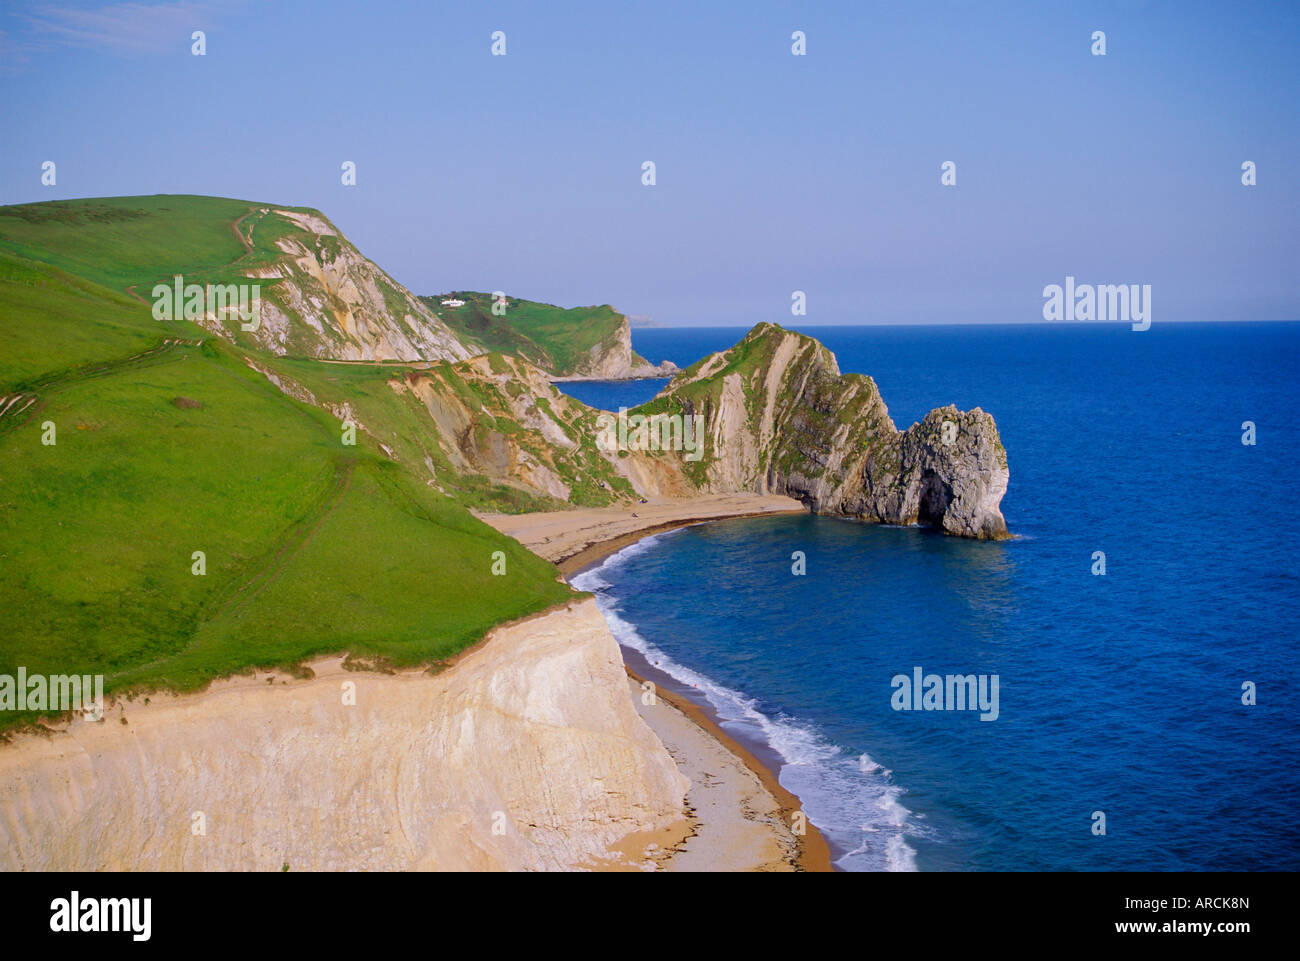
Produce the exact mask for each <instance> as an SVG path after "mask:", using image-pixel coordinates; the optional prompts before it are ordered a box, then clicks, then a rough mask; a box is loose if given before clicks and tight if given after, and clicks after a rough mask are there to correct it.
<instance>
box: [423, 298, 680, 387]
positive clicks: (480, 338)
mask: <svg viewBox="0 0 1300 961" xmlns="http://www.w3.org/2000/svg"><path fill="white" fill-rule="evenodd" d="M420 301H421V302H422V303H423V304H424V305H425V306H426V307H428V308H429V309H430V310H431V311H433V312H434V313H435V314H437V316H438V317H439V318H441V319H442V320H444V321H445V322H446V323H447V324H448V326H449V327H450V328H451V329H452V330H453V331H454V332H455V334H456V335H457V336H458V337H459V338H460V339H461V340H462V341H463V342H464V343H466V344H467V345H469V346H470V347H471V348H472V349H474V351H475V352H476V353H486V352H489V351H498V352H500V353H503V354H509V355H512V356H514V357H518V358H519V359H521V360H525V361H527V362H528V363H530V364H532V365H533V366H534V367H537V368H540V369H541V370H543V371H545V372H546V373H547V374H548V375H550V376H551V377H553V378H555V379H557V380H627V379H630V378H635V377H668V376H671V375H672V374H674V373H676V371H677V367H676V365H675V364H672V363H666V364H663V365H660V366H658V367H656V366H653V365H651V364H650V363H649V362H648V361H647V360H646V359H645V358H644V357H641V356H640V355H638V354H637V353H636V352H634V351H633V350H632V330H631V326H630V325H629V323H628V320H627V318H626V317H625V316H624V315H623V314H620V313H619V312H618V311H617V310H615V309H614V308H613V307H611V306H609V305H608V304H602V305H600V306H598V307H569V308H565V307H557V306H555V305H554V304H543V303H539V302H537V301H533V300H524V299H523V298H522V297H507V296H505V295H504V294H502V295H501V296H500V297H497V296H494V295H493V294H486V293H483V292H481V291H474V290H465V291H454V292H452V293H450V294H439V295H437V296H425V297H421V298H420Z"/></svg>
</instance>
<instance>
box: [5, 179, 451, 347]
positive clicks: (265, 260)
mask: <svg viewBox="0 0 1300 961" xmlns="http://www.w3.org/2000/svg"><path fill="white" fill-rule="evenodd" d="M3 254H9V255H13V256H17V257H20V258H23V259H25V260H27V261H33V262H36V263H44V264H48V265H50V266H52V267H56V268H59V269H61V270H63V271H66V272H68V273H69V274H72V275H74V276H76V277H78V278H81V279H82V280H89V281H92V282H94V283H95V284H98V285H100V286H102V287H107V288H108V289H110V290H112V291H115V292H118V293H125V294H129V295H131V296H132V299H136V300H137V302H138V301H140V300H144V301H147V302H149V303H150V304H151V305H152V303H153V289H154V286H155V285H156V284H166V285H168V286H169V287H170V286H171V285H172V283H173V278H174V277H175V276H176V275H178V274H179V275H181V277H183V279H184V283H185V284H186V285H189V284H197V285H199V286H200V287H204V288H206V286H207V285H209V284H212V285H228V284H245V285H249V286H250V287H251V286H252V285H254V284H256V285H257V286H258V287H259V291H260V297H261V299H262V301H263V308H264V309H263V310H262V311H261V315H260V317H259V324H258V326H257V327H256V329H254V330H251V331H249V330H244V329H243V328H242V326H241V324H240V322H239V319H238V318H237V317H234V316H233V315H222V316H218V315H217V313H216V312H215V311H214V312H213V313H212V315H211V316H208V317H204V318H201V319H200V320H199V321H198V322H199V323H201V324H202V325H203V327H204V328H206V329H207V330H208V331H210V332H214V333H218V334H219V335H220V336H222V337H223V338H224V339H227V340H230V341H233V342H235V343H238V344H240V345H241V346H244V347H247V348H250V349H254V350H265V351H269V352H272V353H277V354H289V355H297V356H306V357H320V358H336V359H348V360H357V359H364V358H382V359H390V360H391V359H398V360H407V361H416V360H421V359H424V360H441V359H460V358H462V357H465V356H467V353H466V352H465V350H464V349H463V348H462V347H461V346H460V345H459V343H457V342H456V341H455V338H454V337H453V335H452V334H451V332H450V331H449V330H447V328H446V327H444V326H443V325H442V323H441V322H440V321H438V320H437V318H436V317H434V316H433V315H432V314H431V313H430V312H429V311H427V310H426V309H425V307H424V305H423V304H421V303H420V301H419V300H417V299H416V298H415V296H414V295H413V294H411V293H410V292H409V291H407V290H405V288H403V287H401V285H400V284H398V283H397V282H396V281H394V280H393V279H392V278H391V277H389V276H388V275H387V274H385V273H384V272H383V271H382V270H381V269H380V268H379V267H377V266H376V265H375V264H373V263H372V262H370V261H369V260H367V259H366V258H365V257H364V256H363V255H362V254H361V253H360V251H358V250H357V249H356V248H355V247H353V246H352V244H351V243H349V242H348V241H347V239H346V238H345V237H344V236H343V235H342V234H341V233H340V232H339V231H338V229H337V228H336V227H335V226H334V225H333V224H332V223H330V222H329V220H328V219H327V218H326V217H325V216H324V215H323V214H321V213H320V212H319V211H317V210H313V209H311V208H307V207H286V206H276V205H271V204H256V203H251V202H249V201H244V200H230V199H226V198H221V197H194V196H184V195H171V194H166V195H158V196H151V197H105V198H94V199H88V200H66V201H54V202H50V203H39V204H20V205H16V206H10V207H0V255H3Z"/></svg>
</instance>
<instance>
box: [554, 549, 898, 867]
mask: <svg viewBox="0 0 1300 961" xmlns="http://www.w3.org/2000/svg"><path fill="white" fill-rule="evenodd" d="M672 533H675V532H673V531H669V532H666V534H672ZM666 534H659V535H654V537H651V538H646V540H643V541H639V542H637V543H636V544H632V545H630V546H629V547H625V548H623V550H621V551H619V552H618V553H616V554H613V555H611V556H610V557H609V558H607V559H606V560H605V562H604V563H603V564H601V565H599V566H598V567H595V568H592V569H591V570H588V571H584V572H583V573H582V574H579V575H578V576H576V577H575V578H574V579H573V581H572V584H573V586H574V587H576V588H578V589H579V590H583V591H591V592H592V593H594V594H595V595H596V604H597V606H598V607H599V608H600V611H601V613H602V614H603V615H604V616H605V621H606V623H607V624H608V625H609V629H610V632H611V633H612V634H613V635H614V637H615V639H616V640H617V641H618V642H619V644H621V645H623V646H624V647H627V648H630V649H631V650H634V651H637V652H638V653H639V654H641V655H642V656H643V657H644V658H645V659H646V660H647V661H648V662H649V663H650V664H652V665H653V666H654V667H655V668H657V669H658V670H660V671H663V672H664V673H665V674H667V675H668V676H670V677H672V678H674V679H675V680H677V681H679V682H681V683H682V684H686V685H689V686H690V687H691V688H692V689H694V690H695V691H698V692H699V694H701V695H702V696H703V697H704V699H705V700H707V701H708V703H709V704H710V705H711V706H712V707H713V709H714V711H715V712H716V713H717V715H718V718H719V719H720V721H721V722H722V724H723V726H724V727H728V728H731V729H732V730H733V731H735V730H736V729H740V730H741V731H743V732H744V733H746V734H748V735H749V736H751V737H753V738H755V739H757V740H759V741H761V742H762V743H765V744H767V745H768V746H769V747H771V748H772V750H773V751H775V752H776V754H777V755H778V756H779V757H780V758H781V759H782V760H783V761H784V762H785V763H784V764H783V766H782V768H781V771H780V774H779V777H778V780H779V781H780V782H781V784H782V786H784V787H785V788H786V789H787V790H789V791H791V792H792V793H793V794H795V795H796V796H797V797H798V798H799V800H800V802H801V803H802V805H803V809H804V811H805V813H807V815H808V820H810V821H811V822H812V823H813V824H814V825H816V827H817V828H818V829H819V830H821V831H822V832H823V834H825V835H826V837H827V838H828V839H829V840H831V841H832V842H833V843H834V844H835V845H836V846H838V847H841V848H845V849H848V853H847V854H845V855H843V856H842V857H840V858H839V859H838V860H837V861H836V863H837V864H838V865H839V866H840V867H842V868H844V869H846V870H851V871H864V870H865V871H882V870H883V871H915V870H916V852H915V850H913V848H912V847H911V846H910V845H909V844H908V843H907V840H906V838H907V835H908V834H910V833H914V832H915V831H916V829H917V828H916V824H915V822H914V819H913V818H912V817H911V812H910V811H909V810H908V809H907V808H906V807H904V806H903V804H902V803H900V801H899V798H900V797H901V796H902V794H903V793H904V791H903V788H901V787H899V786H898V785H896V784H894V783H893V780H892V777H891V772H890V771H889V770H888V769H886V768H884V767H882V766H881V765H880V764H877V763H876V762H875V761H874V760H873V759H872V758H871V757H870V756H869V755H867V754H862V755H859V756H856V757H849V756H846V755H844V753H843V752H842V751H841V750H840V748H839V747H837V746H836V745H834V744H832V743H831V742H830V741H829V740H827V738H825V737H824V736H823V735H822V734H821V733H820V732H819V731H818V730H817V729H816V728H815V727H813V726H812V725H810V724H807V723H804V722H801V721H799V720H798V719H797V718H792V717H787V716H784V715H781V716H778V717H775V718H774V717H769V716H768V715H767V714H765V713H763V712H762V711H760V710H758V708H757V707H755V704H756V700H755V699H754V698H751V697H749V696H747V695H746V694H744V693H743V692H741V691H737V690H733V689H732V688H729V687H727V686H726V685H723V684H719V683H718V682H716V681H714V680H713V679H712V678H710V677H708V676H706V675H704V674H701V673H700V672H699V671H696V670H694V669H692V668H690V667H687V666H686V665H684V664H679V663H678V662H677V661H675V660H673V658H672V657H671V656H670V655H669V654H668V653H667V652H665V651H664V650H663V649H662V648H660V647H659V646H658V645H657V644H655V643H654V642H652V641H650V640H649V639H648V638H646V637H645V636H644V635H642V634H641V632H640V631H639V630H637V628H636V625H634V624H632V623H631V622H630V621H628V620H626V619H625V618H623V617H622V616H621V613H622V610H621V608H620V607H619V606H618V598H617V597H616V596H614V594H613V593H612V592H611V591H612V585H611V584H610V582H609V581H607V580H605V578H604V577H602V576H601V574H602V573H610V572H611V571H612V570H615V569H617V567H620V566H622V565H623V564H625V563H626V562H627V561H628V560H629V559H630V558H631V557H635V556H636V555H637V554H640V553H643V552H644V551H645V550H646V549H647V548H646V547H645V546H644V545H646V544H647V543H648V542H650V541H652V540H656V539H657V538H660V537H664V536H666ZM636 548H640V550H634V549H636ZM855 845H856V846H855Z"/></svg>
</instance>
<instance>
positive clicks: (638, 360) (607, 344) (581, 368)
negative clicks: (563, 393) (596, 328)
mask: <svg viewBox="0 0 1300 961" xmlns="http://www.w3.org/2000/svg"><path fill="white" fill-rule="evenodd" d="M620 316H621V315H620ZM675 373H677V365H676V364H674V363H673V362H672V361H670V360H666V361H664V362H663V363H662V364H659V365H655V364H652V363H650V362H649V361H648V360H646V359H645V358H644V357H642V356H641V355H640V354H638V353H636V352H635V351H633V350H632V326H631V324H629V323H628V320H627V318H626V317H623V318H622V320H621V321H620V322H619V325H618V328H617V329H616V330H614V331H613V332H612V333H611V334H610V335H609V336H608V337H606V338H605V339H604V340H602V341H601V342H600V343H597V344H593V345H592V346H591V347H590V348H588V350H587V353H586V354H585V355H584V356H582V357H581V358H580V359H579V360H578V362H577V363H575V364H574V365H573V367H572V369H571V370H569V371H557V374H559V376H558V377H557V378H556V379H557V380H634V379H637V378H642V377H671V376H672V375H673V374H675Z"/></svg>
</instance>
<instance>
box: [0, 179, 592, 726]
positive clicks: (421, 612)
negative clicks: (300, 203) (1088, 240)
mask: <svg viewBox="0 0 1300 961" xmlns="http://www.w3.org/2000/svg"><path fill="white" fill-rule="evenodd" d="M141 199H142V200H152V199H154V198H141ZM199 199H203V200H206V198H199ZM167 200H168V201H169V202H175V199H174V198H167ZM228 203H233V202H225V201H217V202H215V204H216V207H217V208H219V209H218V210H217V212H218V213H219V215H220V216H221V217H230V216H232V215H235V216H237V215H238V211H237V209H236V208H234V207H230V206H226V207H222V206H221V205H222V204H228ZM27 206H28V207H29V208H30V207H32V206H44V205H27ZM63 206H66V205H63ZM104 206H105V208H106V209H107V210H111V209H113V208H112V205H111V204H107V203H106V204H105V205H104ZM197 206H202V205H197ZM14 209H15V208H0V223H2V224H3V225H4V226H3V227H0V237H3V241H2V242H0V398H13V397H14V396H15V395H16V394H17V395H20V396H19V401H20V403H18V404H15V405H13V406H11V407H10V408H9V409H8V411H7V412H6V413H4V414H2V415H0V570H3V574H4V576H3V578H0V674H9V675H14V674H16V672H17V669H18V668H19V667H20V666H21V667H24V668H26V669H27V671H28V673H29V674H35V673H44V674H71V673H78V674H81V673H92V674H94V673H102V674H104V675H105V686H106V690H108V691H110V692H113V691H124V690H128V689H151V688H170V689H177V690H190V689H194V688H198V687H201V686H202V685H204V684H205V683H207V682H208V681H209V680H210V679H212V678H215V677H219V676H223V675H226V674H229V673H232V672H236V671H239V670H242V669H245V668H249V667H254V666H260V667H276V666H279V667H288V666H292V665H294V664H296V663H298V662H300V661H302V660H303V659H305V658H310V657H312V656H314V655H317V654H323V653H326V652H333V651H351V652H354V653H357V654H359V655H365V656H368V657H376V658H383V659H385V660H387V661H389V662H392V663H394V664H398V665H410V664H417V663H424V662H429V661H436V660H438V659H441V658H444V657H446V656H448V655H450V654H453V653H455V652H456V651H458V650H461V649H463V648H464V647H465V646H466V645H468V644H470V643H472V642H473V641H475V640H476V639H478V638H480V637H481V636H482V635H483V634H484V633H485V632H486V631H487V630H488V629H490V628H491V627H492V626H493V625H494V624H497V623H500V622H502V621H505V620H510V619H513V618H517V617H520V616H524V615H527V614H529V613H532V612H535V611H538V610H541V609H544V608H546V607H549V606H552V605H554V604H556V603H559V602H561V601H563V600H564V599H565V598H567V597H570V596H572V594H571V591H570V590H569V589H568V588H567V587H566V586H565V585H563V584H561V583H559V582H557V580H556V572H555V568H554V567H553V566H552V565H550V564H549V563H546V562H544V561H542V560H541V559H539V558H537V557H535V556H534V555H532V554H530V553H528V552H527V551H525V550H524V549H523V548H522V547H521V546H519V545H518V543H517V542H515V541H514V540H512V539H510V538H507V537H505V536H503V535H501V534H498V533H497V532H496V531H495V530H493V529H492V528H491V527H489V526H488V525H486V524H483V523H481V522H479V521H478V520H476V519H475V518H474V517H473V516H472V515H471V514H470V513H469V512H468V510H467V509H466V508H465V507H464V506H463V505H462V504H460V503H457V502H456V501H455V500H453V499H451V498H450V497H447V496H444V495H443V494H441V493H439V492H438V491H437V490H435V489H433V488H432V487H430V486H429V485H428V484H427V483H426V482H425V480H424V478H423V477H421V476H419V474H418V472H417V471H415V470H414V469H413V468H414V466H415V465H414V463H413V461H415V460H416V458H414V457H413V456H404V455H403V454H401V453H399V455H398V456H399V459H398V460H397V461H393V460H391V459H390V458H389V457H388V456H386V455H385V454H384V453H383V452H382V451H381V450H380V449H379V446H378V443H377V442H376V440H375V438H374V437H372V436H371V435H368V434H366V433H364V432H362V431H358V432H357V434H356V438H357V442H356V445H355V446H347V445H345V444H343V442H342V431H341V428H340V423H339V421H338V420H337V419H336V418H335V417H333V416H331V415H330V414H329V413H328V412H326V411H324V410H322V409H320V407H317V406H310V405H308V404H304V403H300V402H299V401H297V400H294V399H292V398H291V397H289V396H286V394H285V393H283V392H282V391H281V390H279V389H278V388H277V387H276V386H275V385H274V384H272V383H271V382H270V381H269V380H268V379H267V378H266V377H265V376H263V374H261V373H259V372H257V371H255V370H253V369H251V368H250V366H249V361H252V362H254V363H258V364H260V365H265V364H267V363H269V361H270V360H271V358H268V357H265V356H262V355H257V354H255V353H251V352H249V351H246V350H244V349H243V348H241V347H238V346H235V345H231V344H228V343H225V342H221V341H218V340H217V339H215V338H213V337H212V336H211V335H208V334H205V333H204V332H202V331H200V330H198V329H197V328H196V327H194V326H193V325H190V324H187V323H185V322H184V321H177V322H171V323H161V322H159V321H155V320H154V319H153V318H152V316H151V314H150V310H149V307H148V306H147V305H146V304H142V303H140V302H138V301H136V300H133V299H132V298H130V297H129V296H127V295H126V294H124V293H122V292H121V288H122V287H123V286H125V285H126V284H128V283H130V282H132V281H133V280H136V279H138V278H139V277H141V276H142V275H144V274H146V273H147V272H148V271H150V270H153V271H156V272H159V273H160V274H162V275H168V274H170V273H171V272H173V271H174V270H176V269H181V267H178V266H177V265H174V264H173V263H172V262H171V261H169V260H168V259H167V257H168V253H167V251H168V249H170V248H171V246H172V245H173V244H175V249H176V250H177V251H179V253H178V254H177V256H178V257H182V258H189V259H191V260H192V261H194V262H200V261H202V262H208V261H210V260H213V259H220V258H221V257H224V256H227V255H228V254H230V253H232V251H233V252H234V253H235V255H236V256H238V251H239V249H240V247H241V245H240V244H239V243H238V241H237V240H236V238H235V237H234V235H233V234H231V236H230V243H229V245H227V244H226V240H225V238H224V237H223V236H222V235H221V231H219V230H212V229H209V226H208V225H207V221H204V223H203V224H201V225H200V226H198V227H196V229H195V231H194V234H193V235H192V236H191V235H190V234H188V233H187V232H186V231H184V230H180V229H179V228H168V231H169V236H167V237H165V238H159V237H155V236H152V235H150V234H149V233H148V231H147V230H146V231H143V232H140V233H138V234H131V233H130V232H131V231H133V230H135V229H136V222H137V221H138V219H139V218H130V217H128V218H119V219H114V218H115V215H114V214H111V213H105V212H103V211H100V213H103V216H105V217H108V218H109V222H108V224H107V230H108V231H109V232H115V233H118V235H119V239H121V241H122V243H124V244H127V246H128V247H130V246H131V244H134V246H133V247H131V250H132V251H133V252H130V253H127V254H123V255H122V257H121V259H120V261H119V259H117V258H118V254H117V252H116V251H115V250H113V249H109V250H104V249H100V248H98V247H96V246H94V245H87V244H85V243H83V242H80V241H78V237H79V236H80V234H78V232H77V231H76V230H75V229H74V228H76V227H77V226H78V224H79V223H80V222H81V221H80V220H79V219H78V218H80V217H81V216H83V215H85V216H90V213H89V212H88V211H86V210H81V211H78V212H77V215H76V217H73V218H71V219H69V220H65V219H63V218H62V215H61V214H59V213H58V211H57V210H56V211H55V212H54V214H55V215H54V216H53V217H52V224H51V222H50V221H49V220H46V221H42V220H41V218H40V217H35V218H34V222H37V223H43V224H44V227H43V228H42V229H44V230H46V231H47V232H46V233H45V234H44V235H42V236H41V237H37V236H36V232H34V231H33V230H32V229H29V228H30V225H31V222H33V218H30V217H24V216H15V215H13V214H12V211H13V210H14ZM241 209H246V208H241ZM6 211H9V213H6ZM231 223H233V221H231ZM24 231H26V234H24ZM227 231H228V232H229V224H227ZM50 236H57V237H58V241H57V243H54V242H52V241H50V240H49V237H50ZM38 240H39V241H40V242H39V243H38ZM47 244H50V246H46V245H47ZM105 284H107V286H106V285H105ZM281 362H285V361H283V360H282V359H281ZM298 363H299V364H300V365H302V366H311V367H312V368H313V370H315V371H316V373H317V374H318V375H319V376H326V375H329V376H337V377H339V381H338V382H337V386H338V389H339V391H340V394H341V395H342V396H344V397H346V396H348V395H349V392H350V391H352V390H353V389H354V387H355V385H354V384H353V383H351V382H350V379H351V378H355V379H356V380H357V381H361V382H365V383H366V384H368V385H369V386H368V387H367V388H366V390H367V391H373V393H374V394H375V396H377V397H384V396H385V395H384V391H388V388H387V387H382V386H381V385H382V383H383V381H382V380H381V379H380V377H381V374H380V373H378V372H377V371H376V369H375V368H370V367H360V366H359V367H355V368H354V367H350V366H344V365H329V364H324V363H321V362H308V361H300V362H298ZM367 371H369V373H367ZM345 372H346V376H345ZM390 375H391V371H389V374H388V375H383V376H390ZM389 393H391V391H390V392H389ZM3 407H5V401H4V400H0V408H3ZM368 407H369V408H372V409H374V410H378V409H379V408H378V407H377V406H376V405H374V404H368ZM412 420H413V418H412ZM48 423H52V424H53V425H54V427H55V431H56V435H55V439H56V442H55V443H54V444H53V445H45V444H43V443H42V438H43V435H44V434H45V432H46V429H45V426H44V425H46V424H48ZM393 423H394V425H396V423H397V421H396V420H394V422H393ZM393 429H394V430H396V429H397V428H396V426H394V428H393ZM408 446H409V445H408ZM196 551H201V552H203V553H204V555H205V557H206V573H205V574H203V575H202V576H199V575H196V574H194V573H193V571H192V568H193V565H194V560H193V555H194V552H196ZM498 551H499V552H502V553H503V554H504V556H505V558H506V573H505V575H503V576H499V575H494V574H493V573H492V567H493V560H494V555H495V554H496V552H498ZM30 720H32V715H31V714H30V712H29V713H27V714H18V713H16V712H13V711H7V712H3V713H2V714H0V730H4V729H7V728H11V727H13V726H14V725H16V724H19V723H22V722H25V721H30Z"/></svg>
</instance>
